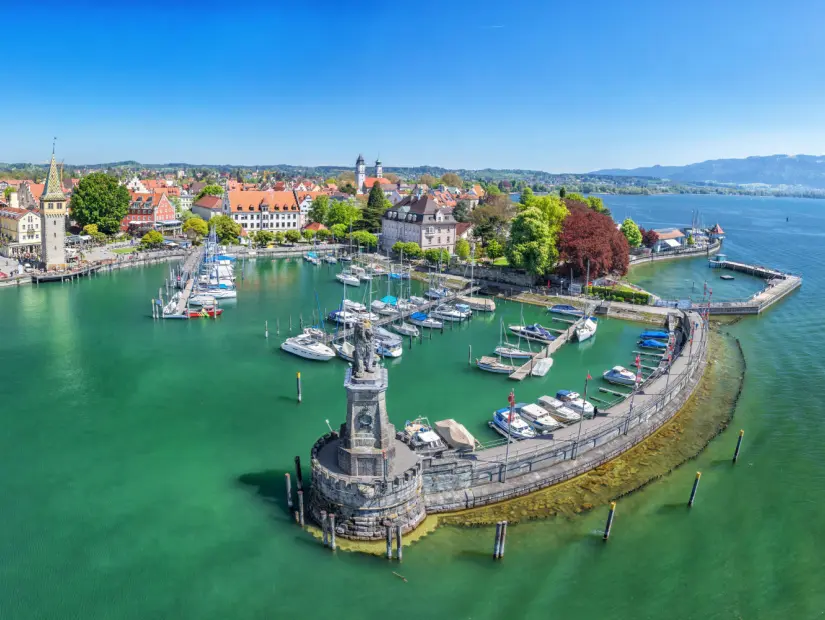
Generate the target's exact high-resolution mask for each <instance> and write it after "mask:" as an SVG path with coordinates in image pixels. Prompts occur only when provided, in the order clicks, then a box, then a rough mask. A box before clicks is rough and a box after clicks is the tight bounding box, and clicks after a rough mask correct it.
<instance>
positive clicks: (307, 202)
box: [295, 190, 324, 228]
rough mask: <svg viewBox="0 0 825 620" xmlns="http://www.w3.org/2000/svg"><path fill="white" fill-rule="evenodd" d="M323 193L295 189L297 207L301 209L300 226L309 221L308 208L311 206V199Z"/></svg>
mask: <svg viewBox="0 0 825 620" xmlns="http://www.w3.org/2000/svg"><path fill="white" fill-rule="evenodd" d="M323 193H324V192H299V191H297V190H296V191H295V200H296V201H297V202H298V208H299V209H300V210H301V224H300V225H301V228H304V227H305V226H306V225H307V222H309V210H310V209H311V208H312V201H313V200H315V198H316V197H317V196H320V195H321V194H323Z"/></svg>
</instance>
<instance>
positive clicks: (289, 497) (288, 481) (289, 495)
mask: <svg viewBox="0 0 825 620" xmlns="http://www.w3.org/2000/svg"><path fill="white" fill-rule="evenodd" d="M284 478H285V479H286V507H287V508H289V509H290V510H292V478H290V477H289V472H287V473H285V474H284Z"/></svg>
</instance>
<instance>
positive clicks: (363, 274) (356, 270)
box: [350, 265, 372, 282]
mask: <svg viewBox="0 0 825 620" xmlns="http://www.w3.org/2000/svg"><path fill="white" fill-rule="evenodd" d="M350 271H351V272H352V275H354V276H356V277H357V278H358V279H359V280H363V281H365V282H367V281H369V280H372V275H371V274H369V273H367V271H366V270H365V269H364V268H363V267H359V266H358V265H353V266H352V267H351V268H350Z"/></svg>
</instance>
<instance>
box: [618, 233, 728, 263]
mask: <svg viewBox="0 0 825 620" xmlns="http://www.w3.org/2000/svg"><path fill="white" fill-rule="evenodd" d="M721 249H722V240H721V239H716V240H715V241H713V242H712V243H710V244H708V245H706V246H704V247H701V248H695V249H693V248H683V249H681V250H668V251H665V252H656V253H655V254H653V253H651V254H649V255H647V256H634V255H631V256H630V266H631V267H632V266H633V265H641V264H642V263H652V262H654V261H660V260H673V259H676V258H696V257H697V256H711V255H713V254H716V253H717V252H718V251H719V250H721Z"/></svg>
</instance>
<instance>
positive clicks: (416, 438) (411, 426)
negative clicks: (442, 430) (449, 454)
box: [402, 417, 447, 455]
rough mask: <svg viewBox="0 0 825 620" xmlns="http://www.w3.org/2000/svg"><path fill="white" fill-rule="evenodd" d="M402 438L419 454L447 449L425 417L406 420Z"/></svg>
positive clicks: (435, 452) (428, 453) (434, 452)
mask: <svg viewBox="0 0 825 620" xmlns="http://www.w3.org/2000/svg"><path fill="white" fill-rule="evenodd" d="M402 438H403V440H404V442H406V443H408V444H409V446H410V447H411V448H412V449H413V450H415V451H416V452H418V453H419V454H425V455H433V454H438V453H439V452H444V450H446V449H447V444H446V443H444V440H443V439H441V437H440V436H439V435H438V434H437V433H436V432H435V431H434V430H433V429H432V426H431V425H430V421H429V420H428V419H427V418H422V417H418V418H416V419H415V420H412V421H410V420H407V421H406V422H405V423H404V432H403V435H402Z"/></svg>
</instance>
